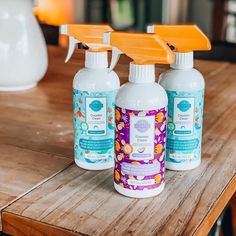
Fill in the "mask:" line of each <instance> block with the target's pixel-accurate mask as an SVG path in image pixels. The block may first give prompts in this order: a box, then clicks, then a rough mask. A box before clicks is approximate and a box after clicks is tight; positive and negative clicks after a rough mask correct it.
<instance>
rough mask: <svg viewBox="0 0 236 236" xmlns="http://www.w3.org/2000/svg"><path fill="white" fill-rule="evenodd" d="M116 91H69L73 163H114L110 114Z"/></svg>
mask: <svg viewBox="0 0 236 236" xmlns="http://www.w3.org/2000/svg"><path fill="white" fill-rule="evenodd" d="M116 93H117V90H113V91H109V92H92V93H89V92H87V91H80V90H78V89H74V90H73V100H74V130H75V134H74V139H75V141H74V151H75V159H76V160H78V161H79V162H86V163H106V162H113V161H114V135H115V134H114V132H115V124H114V113H115V112H114V110H115V103H114V101H115V96H116Z"/></svg>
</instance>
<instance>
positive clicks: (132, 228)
mask: <svg viewBox="0 0 236 236" xmlns="http://www.w3.org/2000/svg"><path fill="white" fill-rule="evenodd" d="M49 52H50V60H49V62H50V65H49V70H48V73H47V75H46V77H45V79H44V80H43V81H42V82H41V83H40V84H39V86H38V87H37V88H35V89H33V90H32V91H29V92H24V93H19V94H17V95H16V96H14V97H13V96H10V95H9V94H0V112H1V114H3V116H2V117H0V124H1V122H2V124H3V129H2V130H1V129H0V130H1V132H0V143H1V142H7V143H10V144H12V145H15V146H17V145H18V146H22V147H26V148H28V149H32V150H37V151H40V152H45V153H50V154H51V155H52V153H54V154H57V155H59V156H61V157H60V158H62V156H66V157H72V156H73V146H72V145H73V137H72V119H71V118H70V117H72V108H71V101H72V96H71V84H72V77H73V74H74V73H75V72H76V71H77V70H78V69H79V68H81V67H82V66H83V62H82V59H83V56H84V55H83V54H76V55H75V56H74V57H73V59H72V61H71V62H70V63H69V64H67V65H64V62H63V57H64V56H65V50H59V49H57V48H55V47H50V48H49ZM128 62H129V59H127V57H123V56H122V58H121V61H120V63H119V64H118V66H117V72H118V74H119V76H120V78H121V82H122V83H124V82H125V81H126V80H127V76H128ZM196 67H197V68H198V69H199V70H200V71H201V72H202V73H203V75H204V77H205V78H206V97H205V117H204V136H203V161H202V164H201V166H200V167H199V168H197V169H195V170H193V171H190V172H174V171H167V174H166V187H165V189H164V191H163V193H162V194H161V195H159V196H157V197H154V198H148V199H139V200H138V199H131V198H127V197H124V196H121V195H120V194H118V193H116V192H115V190H114V188H113V177H112V176H113V173H112V170H106V171H85V170H82V169H80V168H78V167H77V166H76V165H71V166H69V167H68V168H66V169H65V170H64V171H63V172H60V173H59V174H57V175H56V176H54V178H51V179H50V180H48V181H46V182H45V183H44V184H42V185H40V186H37V187H36V188H35V189H33V190H32V191H29V193H28V194H26V195H24V196H23V197H21V198H20V199H18V200H17V201H15V202H13V203H12V204H11V205H9V206H8V207H6V208H5V209H4V210H3V213H2V217H3V219H2V220H3V231H4V232H5V233H8V234H15V235H17V234H19V235H22V234H23V233H24V235H43V234H47V233H48V232H50V233H51V234H56V235H65V234H68V235H73V234H75V233H76V234H83V235H84V234H85V235H126V234H131V235H156V234H158V235H187V236H188V235H192V234H196V235H205V234H207V232H208V231H209V230H210V227H211V226H212V224H213V223H214V222H215V220H216V218H217V216H218V215H219V214H220V213H221V211H222V210H223V208H224V206H225V205H226V203H227V202H228V200H229V198H230V197H231V196H232V195H233V193H234V192H235V171H236V159H235V156H236V103H235V102H236V93H235V89H236V80H235V77H236V65H235V64H230V63H228V62H224V63H223V62H210V61H196ZM166 69H167V67H166V66H158V67H157V75H158V74H160V73H161V72H163V71H165V70H166ZM17 101H20V102H19V106H18V105H17V106H16V104H17ZM6 109H7V110H8V111H6V112H5V110H6ZM39 113H40V116H38V114H39ZM12 114H13V116H12ZM25 117H27V118H28V119H25ZM227 117H229V119H228V120H229V121H230V122H227V119H226V118H227ZM42 120H46V121H47V122H42ZM29 121H30V122H29ZM57 124H60V125H61V126H60V127H57V126H56V125H57ZM25 129H26V130H25ZM22 130H24V135H25V137H18V136H17V134H19V133H21V132H22ZM37 132H39V134H38V136H35V133H37ZM60 132H62V133H63V132H65V133H63V135H62V137H61V139H60V136H59V133H60ZM66 132H67V133H66ZM13 137H17V138H15V139H14V138H13ZM30 137H31V139H30V140H29V138H30ZM27 140H28V141H27ZM41 155H43V154H42V153H41ZM44 155H49V154H44ZM53 163H54V162H53ZM21 227H22V228H21ZM22 229H23V230H22Z"/></svg>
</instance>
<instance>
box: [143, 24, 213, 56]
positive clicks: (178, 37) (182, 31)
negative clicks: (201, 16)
mask: <svg viewBox="0 0 236 236" xmlns="http://www.w3.org/2000/svg"><path fill="white" fill-rule="evenodd" d="M147 32H148V33H156V34H157V35H158V36H160V37H161V39H163V40H164V41H165V42H166V43H167V44H168V45H169V46H170V47H171V49H172V50H174V51H176V52H191V51H197V50H199V51H201V50H203V51H205V50H210V49H211V43H210V41H209V39H208V38H207V36H206V35H205V34H204V33H203V32H202V31H201V30H200V29H199V28H198V27H197V26H196V25H150V26H148V27H147Z"/></svg>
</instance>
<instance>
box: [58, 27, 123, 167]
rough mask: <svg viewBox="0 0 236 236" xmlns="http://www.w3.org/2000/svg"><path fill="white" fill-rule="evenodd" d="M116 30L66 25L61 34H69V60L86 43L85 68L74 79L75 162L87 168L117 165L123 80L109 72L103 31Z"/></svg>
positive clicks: (107, 48) (108, 47)
mask: <svg viewBox="0 0 236 236" xmlns="http://www.w3.org/2000/svg"><path fill="white" fill-rule="evenodd" d="M107 31H112V29H111V27H110V26H107V25H79V24H78V25H62V26H61V28H60V33H61V34H65V35H68V36H69V50H68V54H67V57H66V62H67V61H68V60H69V59H70V57H71V56H72V54H73V52H74V49H75V46H76V45H77V44H78V43H82V44H83V45H84V47H86V48H88V50H86V51H85V68H83V69H81V70H80V71H78V73H77V74H76V75H75V77H74V81H73V100H74V155H75V163H76V164H77V165H78V166H80V167H81V168H84V169H87V170H103V169H108V168H111V167H113V166H114V135H115V116H114V114H115V111H114V110H115V96H116V93H117V91H118V89H119V87H120V81H119V78H118V76H117V74H116V73H115V72H114V71H111V72H109V69H108V55H107V50H109V49H111V47H110V46H106V45H104V44H103V33H104V32H107Z"/></svg>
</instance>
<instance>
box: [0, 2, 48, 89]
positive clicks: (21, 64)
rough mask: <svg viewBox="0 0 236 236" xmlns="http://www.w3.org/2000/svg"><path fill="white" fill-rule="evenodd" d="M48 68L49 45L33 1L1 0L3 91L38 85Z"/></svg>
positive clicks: (0, 71) (0, 73)
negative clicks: (33, 6)
mask: <svg viewBox="0 0 236 236" xmlns="http://www.w3.org/2000/svg"><path fill="white" fill-rule="evenodd" d="M47 66H48V55H47V48H46V43H45V40H44V37H43V34H42V32H41V29H40V27H39V24H38V23H37V21H36V19H35V17H34V15H33V12H32V1H31V0H0V91H19V90H24V89H29V88H32V87H34V86H36V85H37V83H38V82H39V80H40V79H41V78H42V77H43V76H44V74H45V72H46V70H47Z"/></svg>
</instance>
